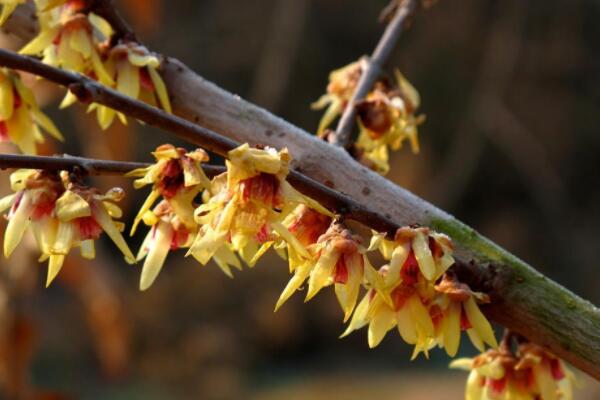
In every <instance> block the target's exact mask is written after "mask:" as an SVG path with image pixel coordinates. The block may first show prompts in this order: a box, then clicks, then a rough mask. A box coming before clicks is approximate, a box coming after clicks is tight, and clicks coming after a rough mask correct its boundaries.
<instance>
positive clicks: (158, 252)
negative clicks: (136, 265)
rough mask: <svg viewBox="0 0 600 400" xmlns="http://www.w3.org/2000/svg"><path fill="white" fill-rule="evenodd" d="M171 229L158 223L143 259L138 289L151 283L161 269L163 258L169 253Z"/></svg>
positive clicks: (143, 288)
mask: <svg viewBox="0 0 600 400" xmlns="http://www.w3.org/2000/svg"><path fill="white" fill-rule="evenodd" d="M171 234H172V230H171V228H170V226H169V225H167V224H160V225H159V226H158V227H157V228H156V231H155V232H154V239H153V241H152V243H151V244H150V250H149V252H148V255H147V256H146V260H145V261H144V266H143V268H142V276H141V277H140V290H146V289H148V288H149V287H150V285H152V283H153V282H154V280H155V279H156V277H157V276H158V273H159V272H160V270H161V269H162V266H163V264H164V263H165V259H166V258H167V255H168V254H169V248H170V245H171Z"/></svg>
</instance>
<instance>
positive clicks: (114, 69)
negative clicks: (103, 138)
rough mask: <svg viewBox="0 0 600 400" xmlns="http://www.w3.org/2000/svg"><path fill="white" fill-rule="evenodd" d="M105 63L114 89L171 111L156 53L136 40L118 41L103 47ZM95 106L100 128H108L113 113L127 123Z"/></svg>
mask: <svg viewBox="0 0 600 400" xmlns="http://www.w3.org/2000/svg"><path fill="white" fill-rule="evenodd" d="M105 58H106V61H105V63H104V65H105V67H106V70H107V72H108V75H109V76H110V77H111V79H113V80H114V81H115V82H116V83H115V89H116V90H118V91H119V92H121V93H123V94H124V95H126V96H129V97H132V98H134V99H139V100H141V101H144V102H146V103H148V104H151V105H153V106H158V105H160V107H161V108H162V109H163V110H165V111H166V112H168V113H171V103H170V101H169V95H168V93H167V87H166V86H165V83H164V82H163V80H162V78H161V76H160V74H159V73H158V71H157V69H158V67H159V66H160V61H159V59H158V57H156V55H154V54H152V53H150V51H149V50H148V49H147V48H146V47H144V46H142V45H140V44H138V43H135V42H125V43H120V44H118V45H116V46H114V47H112V48H109V49H107V50H106V55H105ZM94 108H97V117H98V123H99V124H100V127H101V128H102V129H106V128H108V127H109V126H110V125H111V124H112V122H113V120H114V118H115V115H117V116H118V117H119V119H120V120H121V121H122V122H123V123H126V122H127V120H126V118H125V116H124V115H123V114H122V113H120V112H117V111H115V110H113V109H111V108H108V107H106V106H102V105H99V104H93V105H92V107H91V109H94Z"/></svg>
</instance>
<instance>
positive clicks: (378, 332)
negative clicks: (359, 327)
mask: <svg viewBox="0 0 600 400" xmlns="http://www.w3.org/2000/svg"><path fill="white" fill-rule="evenodd" d="M395 325H396V313H395V312H394V310H392V309H391V308H389V307H388V306H386V305H385V304H383V305H382V306H381V307H379V308H378V310H377V312H376V313H374V314H373V318H372V319H371V322H370V323H369V334H368V341H369V347H370V348H374V347H376V346H377V345H378V344H379V343H381V341H382V340H383V338H384V337H385V335H386V334H387V333H388V331H389V330H390V329H392V328H393V327H394V326H395Z"/></svg>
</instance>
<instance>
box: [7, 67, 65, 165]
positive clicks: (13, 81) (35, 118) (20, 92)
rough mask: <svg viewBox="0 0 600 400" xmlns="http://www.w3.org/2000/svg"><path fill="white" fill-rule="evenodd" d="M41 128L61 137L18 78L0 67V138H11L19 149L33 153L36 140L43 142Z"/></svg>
mask: <svg viewBox="0 0 600 400" xmlns="http://www.w3.org/2000/svg"><path fill="white" fill-rule="evenodd" d="M41 129H43V130H45V131H46V132H48V133H49V134H50V135H52V136H53V137H54V138H56V139H58V140H61V141H62V140H64V139H63V136H62V135H61V133H60V132H59V130H58V128H56V126H55V125H54V123H53V122H52V121H51V120H50V118H48V116H47V115H46V114H44V113H43V112H42V111H41V110H40V108H39V106H38V105H37V102H36V101H35V97H34V96H33V93H32V92H31V91H30V90H29V89H28V88H27V87H25V85H23V82H22V81H21V78H20V77H19V76H18V75H17V74H16V73H14V72H12V71H10V70H7V69H4V68H2V69H0V141H11V142H13V143H15V144H16V145H17V147H18V148H19V150H21V152H23V153H25V154H36V143H40V142H43V141H44V137H43V136H42V133H41Z"/></svg>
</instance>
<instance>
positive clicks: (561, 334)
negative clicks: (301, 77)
mask: <svg viewBox="0 0 600 400" xmlns="http://www.w3.org/2000/svg"><path fill="white" fill-rule="evenodd" d="M23 14H24V13H14V14H13V17H12V18H11V19H10V20H9V21H7V23H6V26H7V28H8V30H9V31H11V32H15V33H17V34H19V35H21V37H22V38H23V39H30V38H31V34H30V32H35V28H32V26H35V24H36V22H35V21H32V20H31V19H28V18H23ZM161 73H162V76H163V78H164V79H165V83H166V85H167V88H168V89H169V93H171V102H172V105H173V110H174V112H175V113H176V114H178V115H180V116H182V117H184V118H186V119H188V120H190V121H194V122H195V123H198V124H201V125H203V126H205V127H207V128H210V129H213V130H215V131H217V132H219V133H221V134H224V135H227V136H228V137H230V138H232V139H235V140H237V141H240V142H248V143H250V144H269V145H270V146H273V147H278V148H282V147H288V148H289V150H290V152H291V153H292V154H293V155H294V160H293V165H294V166H295V167H296V170H297V171H301V172H302V173H303V174H305V175H307V176H310V177H311V178H313V179H316V180H319V181H321V182H325V183H326V184H327V185H328V186H330V187H333V188H336V189H337V190H338V191H341V192H343V193H345V194H347V195H348V196H349V197H351V198H352V199H354V200H355V201H356V202H358V203H359V204H368V205H369V208H371V209H372V210H374V211H376V212H379V213H380V214H381V215H384V216H385V217H386V218H389V219H390V220H392V221H393V222H394V223H396V224H397V225H410V224H414V223H420V224H422V225H426V226H431V227H432V228H434V229H436V230H438V231H440V232H444V233H446V234H448V235H450V236H451V237H452V240H453V242H454V244H455V246H456V256H457V259H458V261H459V262H458V265H456V266H455V269H456V271H457V273H458V274H459V278H460V279H461V280H463V281H465V282H466V283H469V284H470V285H471V287H472V288H473V289H474V290H480V291H484V292H488V293H490V294H491V297H492V300H493V301H492V304H490V305H488V306H486V307H483V311H484V312H485V313H486V314H487V315H488V316H489V317H491V318H492V319H494V320H495V321H496V322H498V323H500V324H503V325H504V326H506V327H508V328H510V329H511V330H513V331H515V332H518V333H520V334H522V335H523V336H525V337H526V338H527V339H529V340H530V341H533V342H536V343H539V344H541V345H544V346H546V347H548V348H549V349H550V350H551V351H552V352H553V353H555V354H556V355H557V356H559V357H562V358H564V359H565V360H567V361H569V362H570V363H571V364H573V365H574V366H576V367H577V368H579V369H581V370H583V371H585V372H587V373H588V374H590V375H591V376H593V377H595V378H596V379H600V311H599V310H598V309H597V308H596V307H594V306H593V305H592V304H591V303H589V302H588V301H585V300H583V299H581V298H580V297H578V296H577V295H575V294H573V293H571V292H570V291H568V290H567V289H565V288H563V287H562V286H560V285H558V284H557V283H555V282H553V281H551V280H550V279H548V278H546V277H544V276H543V275H541V274H540V273H539V272H537V271H536V270H534V269H533V268H532V267H530V266H529V265H527V264H526V263H525V262H523V261H522V260H520V259H518V258H517V257H515V256H514V255H512V254H510V253H509V252H507V251H506V250H504V249H502V248H501V247H500V246H498V245H496V244H494V243H493V242H491V241H490V240H488V239H486V238H485V237H483V236H481V235H480V234H478V233H477V232H476V231H474V230H473V229H471V228H470V227H468V226H466V225H465V224H463V223H462V222H460V221H458V220H457V219H455V218H454V217H452V216H450V215H449V214H447V213H446V212H444V211H443V210H440V209H438V208H436V207H435V206H433V205H431V204H429V203H428V202H426V201H425V200H422V199H420V198H419V197H417V196H415V195H414V194H412V193H410V192H408V191H407V190H405V189H403V188H401V187H399V186H397V185H395V184H393V183H392V182H390V181H388V180H386V179H385V178H383V177H381V176H379V175H378V174H376V173H374V172H372V171H370V170H368V169H367V168H365V167H363V166H362V165H360V164H358V163H357V162H355V161H354V160H353V159H352V158H351V157H350V156H349V155H348V154H347V152H345V151H344V150H342V149H341V148H337V147H334V146H331V145H329V144H328V143H326V142H324V141H322V140H320V139H318V138H316V137H315V136H313V135H310V134H308V133H307V132H306V131H303V130H302V129H300V128H298V127H296V126H294V125H292V124H290V123H288V122H286V121H284V120H282V119H281V118H279V117H277V116H274V115H273V114H270V113H269V112H267V111H266V110H264V109H261V108H260V107H257V106H255V105H253V104H251V103H248V102H247V101H244V100H243V99H241V98H240V97H239V96H235V95H233V94H231V93H229V92H227V91H226V90H223V89H221V88H219V87H218V86H216V85H214V84H213V83H211V82H209V81H207V80H205V79H204V78H202V77H200V76H198V75H197V74H195V73H194V72H193V71H191V70H190V69H189V68H188V67H186V66H185V65H184V64H183V63H181V62H180V61H177V60H175V59H173V58H164V59H163V63H162V65H161Z"/></svg>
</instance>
